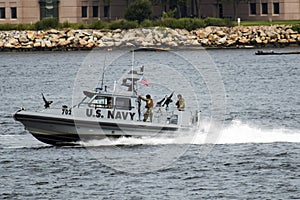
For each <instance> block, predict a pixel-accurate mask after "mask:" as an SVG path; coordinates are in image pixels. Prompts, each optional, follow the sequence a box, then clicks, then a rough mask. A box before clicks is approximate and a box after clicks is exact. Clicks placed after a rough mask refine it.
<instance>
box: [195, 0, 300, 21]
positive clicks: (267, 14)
mask: <svg viewBox="0 0 300 200" xmlns="http://www.w3.org/2000/svg"><path fill="white" fill-rule="evenodd" d="M195 1H196V0H194V1H192V2H195ZM235 2H238V3H236V4H233V3H228V2H226V0H225V1H222V0H213V1H211V0H201V4H200V12H199V13H200V15H201V16H202V17H221V18H231V19H236V18H241V19H242V20H250V21H258V20H262V21H271V20H272V21H275V20H299V19H300V0H236V1H235ZM193 7H195V6H193ZM192 11H193V12H194V13H196V12H195V10H193V9H192Z"/></svg>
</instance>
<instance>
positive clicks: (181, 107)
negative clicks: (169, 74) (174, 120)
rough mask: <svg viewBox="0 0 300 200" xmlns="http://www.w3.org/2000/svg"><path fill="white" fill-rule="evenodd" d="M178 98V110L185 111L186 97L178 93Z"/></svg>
mask: <svg viewBox="0 0 300 200" xmlns="http://www.w3.org/2000/svg"><path fill="white" fill-rule="evenodd" d="M177 98H178V100H177V101H176V103H175V105H176V106H177V110H178V111H184V107H185V103H184V98H182V95H181V94H178V95H177Z"/></svg>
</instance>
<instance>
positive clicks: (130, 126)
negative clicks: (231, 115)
mask: <svg viewBox="0 0 300 200" xmlns="http://www.w3.org/2000/svg"><path fill="white" fill-rule="evenodd" d="M135 74H136V75H139V74H138V73H135ZM139 80H140V78H137V77H136V78H133V76H132V77H131V78H125V79H123V82H122V85H123V86H126V87H127V88H128V91H129V93H130V94H129V95H125V94H123V93H122V94H118V93H116V92H115V91H112V92H109V91H107V87H104V89H103V88H102V87H100V88H96V89H95V90H94V91H83V96H84V97H83V99H82V101H80V102H79V103H78V104H76V105H74V106H71V107H68V106H66V105H62V106H61V107H60V108H50V105H51V103H52V101H47V100H46V98H45V97H44V95H43V96H42V97H43V100H44V103H45V105H44V107H45V109H43V110H40V111H35V112H33V111H27V110H25V109H24V108H21V109H20V110H18V111H17V112H16V113H15V114H14V116H13V117H14V119H15V120H16V121H19V122H21V123H22V124H23V125H24V127H25V129H26V130H28V131H29V132H30V133H31V134H32V135H33V136H34V137H35V138H36V139H38V140H39V141H41V142H44V143H47V144H50V145H55V146H63V145H79V144H81V143H80V141H83V142H86V141H89V140H95V139H96V140H98V139H103V138H107V137H108V138H119V137H144V136H150V137H159V136H172V135H176V132H178V131H189V130H192V129H194V128H197V127H198V126H199V117H200V115H199V112H188V111H177V109H176V107H174V106H173V107H174V108H173V110H172V109H171V107H172V106H169V104H170V103H171V102H172V97H173V94H174V92H172V93H171V94H169V95H163V96H164V98H163V99H162V100H160V101H159V102H157V103H156V105H155V106H154V108H153V117H152V119H148V120H147V121H145V122H144V121H143V120H142V119H143V113H144V112H145V110H144V111H143V106H142V104H143V102H141V99H140V98H139V97H138V95H137V93H136V89H135V87H134V85H136V84H137V82H138V81H139ZM128 82H130V83H128Z"/></svg>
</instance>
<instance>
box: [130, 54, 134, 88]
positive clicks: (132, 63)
mask: <svg viewBox="0 0 300 200" xmlns="http://www.w3.org/2000/svg"><path fill="white" fill-rule="evenodd" d="M133 65H134V50H133V51H132V60H131V89H132V90H131V91H132V92H133V93H134V85H133V84H134V81H133Z"/></svg>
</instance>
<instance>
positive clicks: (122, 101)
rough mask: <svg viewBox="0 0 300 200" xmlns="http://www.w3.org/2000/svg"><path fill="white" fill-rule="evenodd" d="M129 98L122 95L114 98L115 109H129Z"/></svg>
mask: <svg viewBox="0 0 300 200" xmlns="http://www.w3.org/2000/svg"><path fill="white" fill-rule="evenodd" d="M131 108H132V107H131V99H130V98H124V97H117V98H116V109H121V110H131Z"/></svg>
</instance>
